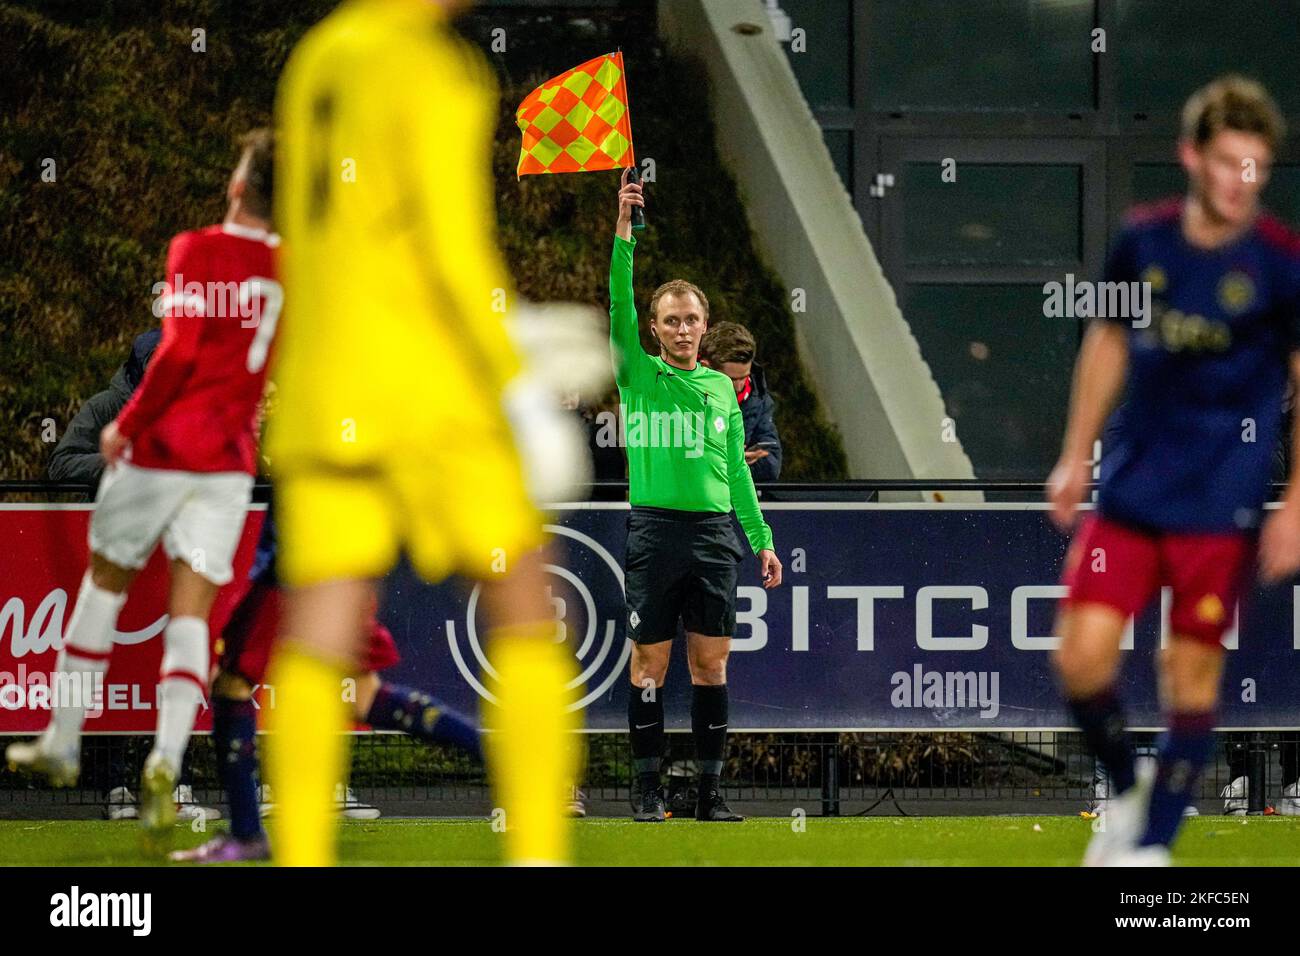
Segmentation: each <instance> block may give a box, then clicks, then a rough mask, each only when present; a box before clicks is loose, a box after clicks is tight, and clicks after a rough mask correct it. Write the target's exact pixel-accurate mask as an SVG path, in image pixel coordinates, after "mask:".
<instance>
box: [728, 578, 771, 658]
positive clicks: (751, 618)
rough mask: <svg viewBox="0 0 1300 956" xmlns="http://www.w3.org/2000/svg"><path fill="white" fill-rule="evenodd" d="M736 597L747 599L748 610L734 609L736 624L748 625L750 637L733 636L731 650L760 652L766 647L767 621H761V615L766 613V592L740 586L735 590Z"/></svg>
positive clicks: (747, 586) (756, 588)
mask: <svg viewBox="0 0 1300 956" xmlns="http://www.w3.org/2000/svg"><path fill="white" fill-rule="evenodd" d="M736 597H737V598H749V610H747V611H741V610H740V609H739V608H737V609H736V623H737V624H748V625H749V627H750V635H749V637H735V636H733V637H732V638H731V649H732V650H733V651H761V650H762V649H763V648H765V647H767V621H765V620H763V615H764V614H765V613H767V592H766V591H764V590H763V589H762V588H758V587H754V586H753V585H742V586H740V587H738V588H736Z"/></svg>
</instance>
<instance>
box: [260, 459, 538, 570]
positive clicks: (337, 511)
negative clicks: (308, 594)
mask: <svg viewBox="0 0 1300 956" xmlns="http://www.w3.org/2000/svg"><path fill="white" fill-rule="evenodd" d="M455 445H456V447H454V448H451V449H448V451H447V453H446V454H445V455H437V456H434V457H428V456H421V458H420V460H418V461H415V460H412V459H411V458H409V457H406V456H402V457H401V459H400V460H392V461H386V462H385V461H380V462H375V463H371V464H366V465H335V464H330V463H312V462H307V461H302V460H300V461H299V462H297V463H295V464H293V465H291V466H288V467H283V468H281V469H280V470H279V472H278V473H277V476H276V480H275V488H274V494H275V511H276V521H277V524H278V529H277V530H278V531H279V552H278V556H277V571H278V574H279V577H280V579H281V580H282V581H283V582H284V583H285V584H288V585H290V586H294V587H304V586H308V585H312V584H319V583H321V582H324V581H331V580H339V579H364V578H378V577H382V576H383V575H384V574H386V573H387V572H388V571H389V570H391V569H392V567H393V566H394V564H395V563H396V562H397V558H398V555H399V553H400V552H401V551H405V552H406V554H407V556H408V557H409V558H410V560H411V563H412V564H413V565H414V566H415V569H416V571H417V572H418V573H419V574H420V576H421V577H423V578H424V579H425V580H427V581H430V582H437V581H441V580H442V579H443V578H445V577H447V576H448V575H449V574H452V573H460V574H464V575H467V576H469V577H473V578H477V579H481V580H482V579H490V578H491V577H493V576H495V575H496V574H497V573H499V572H500V571H501V570H502V569H503V568H504V569H506V570H509V569H510V568H512V567H513V566H514V562H515V560H516V559H517V558H518V557H519V556H521V555H523V554H525V553H527V552H530V551H534V550H536V549H537V548H539V547H540V546H541V545H542V543H543V540H544V534H543V530H542V522H543V518H542V514H541V512H540V511H538V509H537V508H536V506H535V505H534V504H533V503H532V501H531V499H530V498H529V497H528V493H527V491H526V489H525V487H524V482H523V476H522V473H521V470H520V465H519V459H518V455H517V453H516V451H515V449H514V447H513V445H512V444H510V442H509V439H508V438H506V437H505V436H502V437H500V438H493V439H487V440H478V439H476V440H475V441H473V442H469V441H463V442H457V443H455Z"/></svg>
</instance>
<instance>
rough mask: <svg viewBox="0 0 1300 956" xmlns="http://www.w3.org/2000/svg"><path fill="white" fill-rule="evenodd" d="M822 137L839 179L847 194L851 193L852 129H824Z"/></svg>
mask: <svg viewBox="0 0 1300 956" xmlns="http://www.w3.org/2000/svg"><path fill="white" fill-rule="evenodd" d="M822 137H823V138H824V139H825V140H826V148H827V149H829V150H830V153H831V159H832V160H833V161H834V163H835V169H836V171H837V172H838V173H839V174H840V181H841V182H842V183H844V188H845V189H847V190H848V192H849V195H850V196H852V195H853V131H852V130H847V129H824V130H822Z"/></svg>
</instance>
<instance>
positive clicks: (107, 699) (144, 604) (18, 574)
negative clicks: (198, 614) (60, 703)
mask: <svg viewBox="0 0 1300 956" xmlns="http://www.w3.org/2000/svg"><path fill="white" fill-rule="evenodd" d="M92 511H93V506H92V505H88V504H87V505H48V504H33V505H23V504H9V505H0V734H25V733H34V732H36V731H40V730H43V729H44V728H45V725H46V723H47V722H48V721H49V684H50V672H51V671H52V670H53V669H54V662H55V658H56V656H57V655H58V652H59V650H60V649H61V648H62V647H63V639H64V634H65V632H66V630H67V626H68V620H69V618H70V617H71V616H72V608H73V605H74V604H75V603H76V600H77V589H78V587H80V585H81V578H82V575H83V574H84V573H85V571H86V563H87V561H88V559H89V547H88V545H87V542H86V534H87V531H88V529H89V525H90V515H91V512H92ZM264 513H265V512H264V509H263V508H262V506H260V505H259V506H257V507H256V509H255V510H253V511H250V512H249V514H248V520H247V521H246V522H245V524H244V537H243V540H242V541H241V542H240V545H239V551H238V552H237V553H236V555H235V578H234V580H233V581H232V582H231V583H230V584H228V585H227V586H226V587H224V588H222V589H221V593H220V594H219V595H218V596H217V603H216V605H215V607H214V608H213V612H212V617H211V622H210V623H211V631H210V633H211V634H212V635H213V640H214V641H215V639H216V636H217V635H219V634H220V633H221V628H222V626H223V625H224V624H225V622H226V619H227V618H229V616H230V613H231V611H232V610H233V609H234V606H235V604H236V602H238V600H239V598H240V597H241V596H242V595H243V592H244V590H245V589H246V588H247V576H248V568H249V566H250V565H251V564H252V561H253V552H254V549H255V547H256V544H257V535H258V532H259V531H260V529H261V527H262V516H263V514H264ZM166 626H167V558H166V555H164V554H163V552H162V549H161V548H159V549H158V550H157V551H155V552H154V555H153V557H152V558H151V559H150V560H149V563H148V565H146V567H145V569H144V570H143V571H142V572H141V573H140V576H139V577H138V578H137V579H136V581H135V584H134V585H133V586H132V588H131V592H130V597H129V598H128V599H127V602H126V606H125V607H124V608H123V609H122V614H121V617H120V618H119V619H118V628H117V630H118V632H117V635H116V637H115V640H114V645H113V657H112V661H111V662H110V664H109V668H108V673H107V674H106V675H105V677H104V693H103V695H102V700H101V701H100V704H101V706H100V707H97V708H95V709H93V710H91V711H88V712H87V715H86V716H87V719H86V731H87V732H88V733H96V732H100V733H103V732H132V733H136V732H140V733H152V732H153V730H154V723H155V717H156V714H155V711H154V702H155V699H156V696H157V682H158V667H159V664H160V663H161V661H162V651H163V647H162V644H163V642H162V632H163V628H164V627H166ZM210 726H211V717H210V714H209V712H208V710H207V708H206V707H204V708H203V709H201V710H200V712H199V720H198V724H197V727H196V729H197V730H199V731H206V730H208V729H210Z"/></svg>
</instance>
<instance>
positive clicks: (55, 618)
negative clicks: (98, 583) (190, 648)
mask: <svg viewBox="0 0 1300 956" xmlns="http://www.w3.org/2000/svg"><path fill="white" fill-rule="evenodd" d="M67 606H68V592H67V591H65V590H64V589H63V588H54V589H53V590H52V591H50V592H49V593H48V594H46V595H45V597H43V598H42V599H41V601H40V603H39V604H37V605H36V610H35V612H33V614H32V616H31V618H30V619H29V618H28V617H27V607H26V605H25V604H24V602H23V599H22V598H20V597H17V596H14V597H11V598H9V599H8V600H7V601H5V603H4V605H3V606H2V607H0V644H2V643H3V642H4V638H5V635H6V634H8V635H9V656H10V657H14V658H19V657H26V656H27V655H28V654H44V653H45V652H47V651H61V650H63V638H64V633H63V631H64V627H63V619H64V615H65V613H66V611H67ZM167 620H168V618H167V615H166V614H164V615H162V616H161V617H160V618H158V620H156V621H154V622H153V623H152V624H150V625H149V626H148V627H143V628H141V629H140V630H138V631H114V632H113V643H114V644H143V643H145V642H146V641H150V640H152V639H153V638H155V637H157V636H158V635H159V634H161V633H162V632H163V629H164V628H166V627H167Z"/></svg>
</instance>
